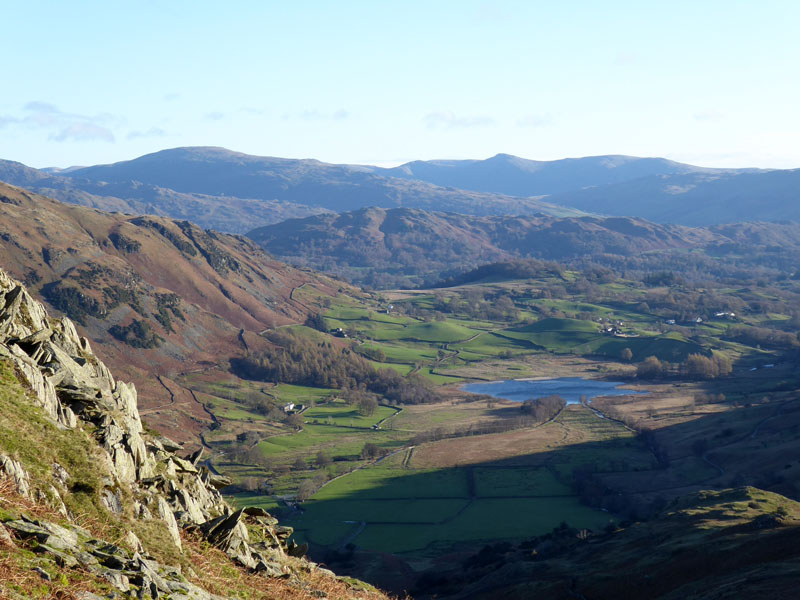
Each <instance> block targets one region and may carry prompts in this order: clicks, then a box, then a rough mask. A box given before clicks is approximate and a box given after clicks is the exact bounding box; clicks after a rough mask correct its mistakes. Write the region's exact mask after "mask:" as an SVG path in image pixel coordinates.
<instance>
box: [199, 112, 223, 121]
mask: <svg viewBox="0 0 800 600" xmlns="http://www.w3.org/2000/svg"><path fill="white" fill-rule="evenodd" d="M203 118H204V119H206V120H208V121H221V120H222V119H224V118H225V113H224V112H221V111H218V110H215V111H212V112H210V113H206V114H204V115H203Z"/></svg>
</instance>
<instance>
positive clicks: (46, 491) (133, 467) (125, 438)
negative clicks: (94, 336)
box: [0, 270, 315, 600]
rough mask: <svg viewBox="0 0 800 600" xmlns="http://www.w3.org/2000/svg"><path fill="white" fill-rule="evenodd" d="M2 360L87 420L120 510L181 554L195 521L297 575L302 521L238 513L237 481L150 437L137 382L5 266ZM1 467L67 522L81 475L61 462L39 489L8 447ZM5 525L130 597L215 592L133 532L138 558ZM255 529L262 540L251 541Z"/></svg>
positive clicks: (215, 538)
mask: <svg viewBox="0 0 800 600" xmlns="http://www.w3.org/2000/svg"><path fill="white" fill-rule="evenodd" d="M0 358H3V359H5V360H8V361H10V362H11V363H13V366H14V367H15V370H16V372H17V373H18V374H19V376H20V379H21V381H23V382H24V383H25V384H26V385H27V387H29V388H30V390H31V399H32V401H33V402H34V403H35V404H36V405H38V406H39V407H41V409H42V410H43V413H44V414H45V415H46V416H47V417H48V418H49V419H50V420H51V421H52V422H53V423H54V424H56V425H57V426H58V427H60V428H62V429H64V428H66V429H74V428H77V427H83V426H87V427H86V430H87V431H90V432H91V435H93V436H94V438H95V439H96V441H97V443H98V449H99V457H98V458H99V460H100V461H102V463H103V465H104V466H105V467H107V472H108V473H109V476H103V477H102V486H103V487H102V489H100V490H98V493H99V496H100V500H101V501H102V503H103V504H104V505H105V507H106V509H107V510H108V511H109V512H110V513H116V514H118V515H122V514H128V515H134V516H135V518H138V519H143V520H148V519H160V520H161V521H163V523H164V524H165V525H166V528H167V531H168V532H169V535H170V537H171V539H172V541H173V543H174V544H175V546H176V547H177V548H178V549H179V550H180V549H182V542H181V527H191V528H193V529H194V530H195V531H199V532H201V533H202V534H203V535H204V536H205V538H206V539H207V540H208V541H209V542H210V543H212V544H214V545H216V546H218V547H219V548H220V549H222V550H223V551H224V552H225V553H227V554H228V555H229V556H230V557H231V558H232V559H233V560H234V561H236V562H238V563H239V564H240V565H243V566H245V567H247V568H249V569H252V570H254V571H257V572H261V573H263V574H265V575H268V576H274V577H282V576H286V575H288V574H291V572H292V571H291V569H292V567H290V566H289V565H290V564H292V562H291V561H292V560H295V559H293V558H290V556H300V555H301V554H302V553H303V552H304V548H300V547H297V546H295V545H294V544H290V543H289V541H288V538H289V536H290V535H291V529H290V528H284V527H280V526H278V524H277V520H275V519H274V518H272V517H271V516H270V515H269V513H267V512H265V511H263V510H261V509H253V508H251V509H241V510H237V511H234V510H233V509H232V508H231V507H230V506H229V505H228V504H227V503H226V502H225V501H224V499H223V498H222V495H221V494H220V491H219V490H220V489H222V488H223V487H225V486H226V485H230V483H231V482H230V480H229V479H227V478H226V477H223V476H221V475H219V474H218V473H215V472H212V470H211V469H210V468H209V466H208V465H207V464H205V463H203V462H202V454H203V453H202V450H200V451H197V452H195V453H193V454H191V455H189V456H187V457H185V458H182V457H180V456H178V455H177V454H175V452H177V451H179V450H181V446H180V445H179V444H176V443H175V442H173V441H172V440H169V439H167V438H165V437H153V436H150V435H148V434H145V433H144V427H143V426H142V422H141V419H140V416H139V410H138V406H137V394H136V388H135V387H134V386H133V385H132V384H129V383H125V382H122V381H117V380H116V379H115V378H114V377H113V375H112V374H111V372H110V371H109V370H108V368H107V367H106V366H105V365H104V364H103V362H102V361H101V360H100V359H99V358H98V357H97V356H96V355H95V354H94V353H93V352H92V348H91V345H90V343H89V341H88V340H87V339H86V338H82V337H80V336H79V335H78V332H77V330H76V329H75V325H74V324H73V323H72V321H70V320H69V319H67V318H62V319H51V318H49V317H48V315H47V313H46V311H45V309H44V307H43V306H42V305H41V304H40V303H39V302H37V301H35V300H34V299H33V298H32V297H31V296H30V295H29V294H28V293H27V291H25V289H24V287H23V286H22V285H21V284H20V283H19V282H16V281H14V280H13V279H12V278H10V277H9V276H8V275H7V274H6V273H4V272H3V271H2V270H0ZM0 473H4V474H5V475H7V476H8V477H10V478H11V480H13V482H14V484H15V486H16V488H17V490H18V492H19V493H20V494H21V495H23V496H27V497H29V498H32V499H34V500H37V499H38V500H41V501H45V502H48V503H49V504H50V505H51V506H53V507H54V508H56V510H58V511H60V512H61V514H62V515H64V517H65V518H69V517H70V516H71V515H69V514H68V513H67V510H66V508H65V507H64V504H63V502H62V501H61V494H62V493H67V492H68V491H69V486H70V480H71V475H70V473H69V472H68V471H67V469H65V468H64V467H63V466H62V465H60V464H58V463H54V464H53V465H52V469H51V483H49V484H47V485H45V486H44V487H42V489H38V488H37V489H35V490H32V489H31V479H30V477H29V476H28V474H27V473H26V472H25V469H24V468H23V467H22V465H21V464H20V463H19V462H17V461H16V460H14V459H13V458H11V457H9V456H6V455H3V454H0ZM40 487H41V486H40ZM59 489H60V490H61V492H59ZM6 527H7V528H8V529H6V528H2V529H0V544H4V543H9V540H11V541H10V543H12V544H13V539H11V537H10V536H9V534H8V531H9V530H10V531H11V532H13V534H14V535H15V536H17V537H18V538H22V539H29V538H32V539H34V540H35V542H36V544H35V547H36V548H37V549H38V550H37V552H39V553H41V555H42V556H46V557H49V558H48V559H49V560H52V561H54V562H55V563H57V564H59V565H62V566H67V567H71V566H75V565H80V566H82V568H84V569H86V570H88V571H89V572H92V573H95V574H96V575H97V576H99V577H102V578H104V579H106V580H107V581H108V583H109V584H110V585H111V586H112V587H114V588H115V589H116V590H117V591H118V592H120V593H123V594H127V595H128V596H136V597H140V598H146V597H152V598H161V597H165V598H166V597H185V598H197V599H201V600H209V599H212V598H213V597H212V596H211V595H209V594H208V593H207V592H205V591H203V590H202V589H200V588H199V587H197V586H195V585H193V584H191V583H190V582H188V581H187V580H186V578H185V577H183V576H182V575H181V574H180V570H179V569H176V568H174V567H167V566H164V565H159V564H158V563H157V562H155V561H153V560H151V558H149V557H147V556H146V555H145V554H144V548H145V547H146V544H143V543H142V540H139V538H137V537H136V535H134V534H133V533H130V532H129V533H128V534H127V535H126V536H125V537H124V542H125V545H126V546H128V547H129V548H130V549H131V550H132V551H133V554H132V555H131V553H130V552H128V551H127V550H124V549H122V548H118V547H117V546H114V545H112V544H108V543H106V542H101V541H99V540H91V539H87V538H89V537H90V536H89V534H88V533H87V532H86V531H84V530H82V529H80V528H78V527H77V526H75V527H73V528H66V527H62V526H59V525H55V524H53V523H49V522H46V521H43V520H42V521H35V520H24V519H20V520H16V521H11V522H9V523H7V524H6ZM250 530H252V531H253V532H254V534H255V539H257V540H258V541H256V542H254V541H253V540H252V539H251V535H250ZM4 532H5V535H3V533H4ZM145 541H146V540H145ZM313 567H315V565H314V564H313V563H303V569H305V570H308V569H310V568H313Z"/></svg>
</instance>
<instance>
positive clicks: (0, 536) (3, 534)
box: [0, 524, 14, 548]
mask: <svg viewBox="0 0 800 600" xmlns="http://www.w3.org/2000/svg"><path fill="white" fill-rule="evenodd" d="M13 545H14V538H13V537H11V534H10V533H9V531H8V529H6V527H5V526H4V525H2V524H0V548H2V547H6V548H8V547H11V546H13Z"/></svg>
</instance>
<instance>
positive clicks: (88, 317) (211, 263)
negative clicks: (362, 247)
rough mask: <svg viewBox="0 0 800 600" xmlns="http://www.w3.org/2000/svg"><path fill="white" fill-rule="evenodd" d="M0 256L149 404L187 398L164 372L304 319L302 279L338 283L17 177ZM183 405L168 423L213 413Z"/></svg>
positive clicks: (188, 227)
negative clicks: (29, 188) (45, 193)
mask: <svg viewBox="0 0 800 600" xmlns="http://www.w3.org/2000/svg"><path fill="white" fill-rule="evenodd" d="M0 262H2V264H3V265H4V267H5V268H6V269H7V270H8V271H9V272H10V273H11V274H13V275H14V276H15V277H18V278H20V279H21V280H24V281H25V282H26V283H27V284H28V285H29V287H30V289H31V290H32V291H33V292H34V293H37V294H39V295H41V296H42V297H43V298H44V299H45V300H46V301H47V302H48V303H49V305H50V306H51V307H52V308H54V309H56V310H58V311H59V312H61V313H63V314H67V315H69V316H70V317H71V318H73V319H74V320H75V321H77V322H78V323H79V325H80V326H81V327H82V329H83V331H85V332H86V333H87V334H88V335H89V336H91V338H92V339H94V340H95V343H96V344H97V346H98V350H99V351H100V352H101V353H102V355H103V357H104V359H106V360H108V361H109V363H110V364H112V365H113V366H114V367H115V368H117V369H118V370H119V371H121V372H122V373H123V374H124V375H125V376H126V377H129V378H131V379H133V380H134V381H135V382H136V384H137V385H138V386H140V388H141V389H142V390H143V392H144V393H143V394H142V397H143V407H144V408H145V409H151V408H153V407H155V406H170V405H174V404H180V402H176V399H175V397H174V394H173V392H172V391H171V390H169V389H168V387H167V386H165V385H164V384H163V383H159V380H157V379H155V376H156V375H164V376H166V375H169V374H170V373H173V372H175V371H177V370H186V369H192V368H194V367H197V366H198V365H203V364H206V365H209V364H216V363H218V362H220V361H223V362H225V361H226V360H227V359H228V358H229V357H230V356H234V355H237V354H241V353H242V352H243V351H244V348H243V342H244V341H245V340H246V339H251V344H252V343H257V339H258V338H255V337H254V335H253V334H254V333H257V332H260V331H262V330H264V329H267V328H269V327H274V326H278V325H283V324H287V323H292V322H298V321H299V322H302V321H303V320H304V319H305V317H306V314H307V312H308V310H309V309H308V308H307V307H306V306H305V305H303V304H302V303H300V302H298V301H296V300H294V299H292V290H294V289H295V288H297V287H299V286H302V285H305V284H309V285H315V286H318V288H319V289H320V290H323V291H328V292H330V291H335V289H336V288H335V287H331V286H330V282H329V281H328V280H326V279H324V278H320V277H317V276H313V275H311V274H309V273H306V272H300V271H298V270H296V269H293V268H291V267H288V266H286V265H284V264H283V263H280V262H277V261H275V260H273V259H271V258H270V257H269V256H267V255H266V254H265V253H264V252H262V251H261V250H260V249H259V248H258V247H257V246H256V245H255V244H253V243H252V242H251V241H249V240H247V239H246V238H243V237H237V236H231V235H224V234H218V233H214V232H213V231H204V230H202V229H200V228H198V227H196V226H195V225H192V224H190V223H189V222H187V221H180V222H178V221H172V220H169V219H163V218H158V217H128V216H123V215H119V214H108V213H103V212H100V211H98V210H94V209H89V208H85V207H80V206H72V205H67V204H61V203H59V202H55V201H53V200H50V199H47V198H44V197H42V196H38V195H34V194H30V193H28V192H25V191H23V190H20V189H17V188H13V187H11V186H7V185H0ZM336 287H338V284H336ZM240 332H241V333H240ZM165 388H167V389H165ZM178 413H180V414H177V413H176V414H172V416H171V417H170V418H163V419H161V423H160V426H162V427H165V428H167V429H170V430H174V433H175V435H176V436H177V437H181V436H185V435H186V434H187V429H188V430H196V429H197V428H198V427H199V426H202V425H203V424H206V423H208V422H210V419H209V417H208V416H207V415H206V414H205V412H204V410H203V408H202V406H201V405H199V404H198V403H197V402H192V399H191V398H187V399H186V405H185V410H183V409H181V410H180V411H178Z"/></svg>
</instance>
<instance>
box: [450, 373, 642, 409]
mask: <svg viewBox="0 0 800 600" xmlns="http://www.w3.org/2000/svg"><path fill="white" fill-rule="evenodd" d="M622 385H625V383H624V382H622V381H597V380H596V379H583V378H582V377H559V378H558V379H506V380H503V381H487V382H486V383H468V384H466V385H463V386H461V389H463V390H465V391H467V392H472V393H473V394H488V395H490V396H494V397H495V398H505V399H507V400H513V401H514V402H525V400H530V399H535V398H544V397H545V396H552V395H553V394H558V395H559V396H561V397H562V398H564V400H566V401H567V404H578V403H579V402H580V400H581V396H586V398H587V399H588V400H589V401H591V400H592V398H596V397H598V396H630V395H634V394H646V393H647V392H637V391H634V390H624V389H620V387H619V386H622Z"/></svg>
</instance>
